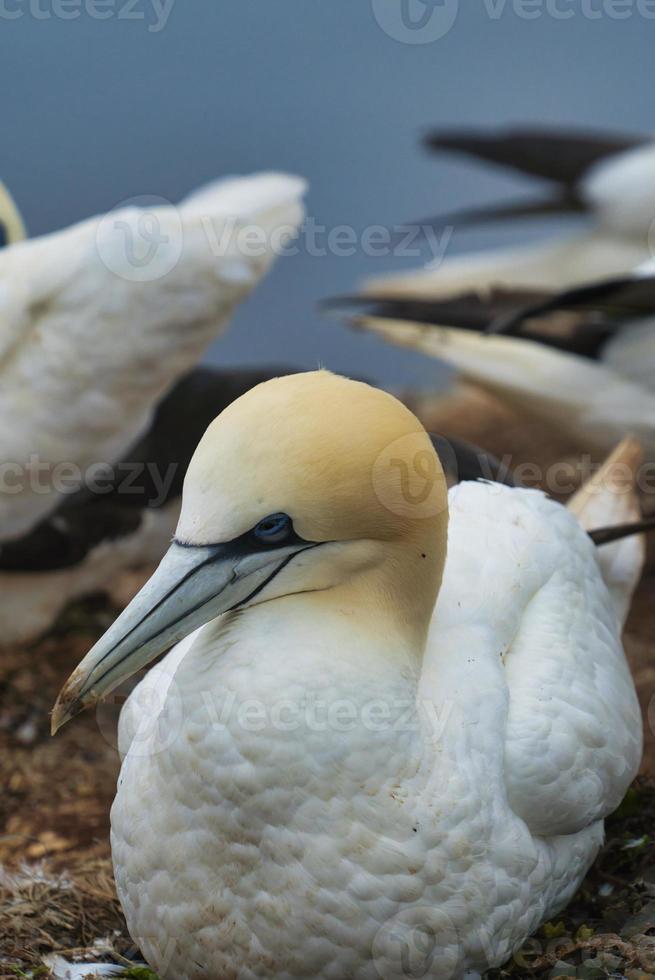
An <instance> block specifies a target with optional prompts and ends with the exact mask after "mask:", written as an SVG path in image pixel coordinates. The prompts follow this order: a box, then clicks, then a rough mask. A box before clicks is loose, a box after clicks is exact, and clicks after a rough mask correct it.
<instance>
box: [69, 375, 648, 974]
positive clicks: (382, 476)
mask: <svg viewBox="0 0 655 980" xmlns="http://www.w3.org/2000/svg"><path fill="white" fill-rule="evenodd" d="M606 494H607V484H606V482H605V481H601V488H600V490H599V492H598V493H596V494H595V495H594V508H595V512H594V518H595V519H599V518H600V520H601V523H603V514H601V513H600V512H601V511H602V510H603V508H602V506H601V505H602V501H603V500H604V499H605V496H606ZM623 499H624V500H625V499H626V495H625V494H624V495H623ZM615 503H616V501H615V500H614V497H613V500H612V506H613V507H614V505H615ZM618 506H620V500H619V503H618ZM582 509H583V510H584V504H583V505H582ZM612 513H613V514H614V515H615V514H616V511H615V510H613V511H612ZM610 547H612V546H610ZM633 554H635V552H633ZM629 571H630V575H633V573H634V569H630V570H629ZM625 581H626V583H627V579H626V580H625ZM632 581H633V579H631V582H632ZM616 585H617V583H616V581H615V586H616ZM630 587H631V585H628V584H626V589H627V590H629V588H630ZM614 595H615V598H614V599H613V598H612V597H611V595H610V593H609V592H608V589H607V587H606V585H605V583H604V581H603V578H602V575H601V571H600V566H599V562H598V557H597V553H596V551H595V548H594V544H593V543H592V541H591V539H590V537H589V536H588V535H587V534H586V533H585V531H584V530H583V528H582V526H581V525H580V523H579V522H578V520H577V519H576V517H575V516H574V514H573V513H572V512H571V511H568V510H567V509H566V508H564V507H562V506H561V505H560V504H557V503H555V502H553V501H550V500H548V499H547V498H546V497H545V496H544V495H543V494H541V493H540V492H538V491H534V490H525V489H515V488H509V487H503V486H500V485H498V484H492V483H484V482H469V483H462V484H459V485H458V486H457V487H455V488H453V489H452V490H450V492H448V491H447V488H446V481H445V477H444V474H443V470H442V468H441V465H440V463H439V459H438V457H437V455H436V453H435V452H434V450H433V448H432V445H431V443H430V440H429V438H428V436H427V434H426V432H425V430H424V429H423V428H422V426H421V424H420V423H419V421H418V420H417V419H416V417H415V416H414V415H413V414H412V413H411V412H410V411H409V410H408V409H407V408H405V407H404V406H403V405H401V403H400V402H398V401H397V400H396V399H395V398H394V397H392V396H391V395H389V394H386V393H384V392H381V391H379V390H376V389H374V388H371V387H369V386H367V385H365V384H363V383H361V382H355V381H349V380H346V379H343V378H340V377H336V376H334V375H330V374H329V373H327V372H315V373H309V374H299V375H295V376H292V377H287V378H281V379H278V380H274V381H269V382H266V383H265V384H263V385H260V386H258V387H257V388H254V389H252V390H251V391H250V392H248V393H247V394H246V395H244V396H243V397H242V398H240V399H238V400H237V401H236V402H234V403H233V404H232V405H230V406H229V407H228V408H227V409H226V410H225V411H224V412H223V413H222V414H221V415H220V416H219V417H218V418H217V419H216V420H215V421H214V422H213V423H212V425H211V426H210V427H209V429H208V430H207V433H206V434H205V436H204V437H203V439H202V441H201V443H200V445H199V447H198V449H197V451H196V454H195V455H194V457H193V459H192V461H191V464H190V467H189V470H188V472H187V477H186V480H185V485H184V494H183V503H182V511H181V516H180V522H179V524H178V527H177V530H176V534H175V539H174V541H173V544H172V545H171V547H170V550H169V552H168V554H167V555H166V557H165V558H164V560H163V561H162V563H161V565H160V566H159V568H158V570H157V572H156V573H155V575H154V576H153V578H152V579H151V580H150V582H149V583H148V584H147V585H146V586H145V587H144V589H143V590H142V592H141V593H140V594H139V595H138V596H137V597H136V598H135V599H134V600H133V602H132V603H131V605H130V606H129V607H128V608H127V609H126V610H125V611H124V612H123V614H122V615H121V616H120V617H119V618H118V619H117V620H116V622H115V623H114V625H113V626H112V627H111V628H110V629H109V630H108V632H107V633H106V634H105V636H104V637H103V638H102V639H101V640H100V641H99V642H98V643H97V644H96V646H95V647H94V648H93V649H92V650H91V651H90V652H89V654H88V655H87V657H86V658H85V659H84V660H83V661H82V663H81V664H80V666H79V667H78V668H77V670H76V671H75V672H74V674H73V675H72V676H71V678H70V679H69V681H68V682H67V684H66V685H65V687H64V689H63V691H62V693H61V694H60V697H59V700H58V702H57V705H56V706H55V709H54V712H53V730H56V729H57V728H58V727H59V726H60V725H62V724H63V723H64V722H65V721H67V720H68V719H69V718H71V717H73V716H74V715H75V714H76V713H77V712H78V711H80V710H81V709H82V708H83V707H84V706H85V705H89V704H92V703H94V702H96V701H97V700H98V699H99V698H100V697H101V696H102V695H104V694H106V693H107V692H109V691H110V690H112V689H113V688H115V687H116V685H118V684H119V683H120V682H121V680H123V679H124V678H127V677H128V676H130V675H131V674H133V673H134V672H135V671H136V670H138V669H139V668H140V667H142V666H144V665H145V664H147V663H149V662H150V661H151V660H153V658H154V657H156V656H157V655H158V654H159V653H161V652H162V651H164V650H166V649H167V648H168V647H170V646H171V645H172V644H173V643H175V642H178V646H177V647H175V649H174V650H173V651H172V652H171V653H169V655H168V656H167V657H166V658H165V659H164V660H163V661H162V662H161V664H159V665H158V666H157V667H155V668H153V670H152V671H151V672H150V674H149V675H148V677H147V679H146V681H144V682H142V683H143V684H148V682H150V689H149V692H150V697H149V698H148V700H147V703H148V704H149V705H150V708H151V713H150V715H149V717H148V719H146V718H145V716H144V709H143V708H140V702H139V700H138V698H139V691H140V690H141V689H140V688H139V687H137V688H136V690H135V693H134V694H133V695H132V696H131V698H130V700H128V702H127V707H126V708H125V709H124V711H123V713H122V716H121V732H120V736H121V746H122V750H123V752H126V755H125V758H124V761H123V766H122V770H121V775H120V778H119V784H118V790H117V796H116V799H115V802H114V805H113V808H112V849H113V858H114V867H115V873H116V882H117V887H118V893H119V896H120V899H121V902H122V905H123V909H124V912H125V915H126V919H127V923H128V927H129V929H130V932H131V934H132V937H133V938H134V940H135V941H136V942H137V943H138V944H139V946H140V948H141V951H142V952H143V954H144V956H145V957H146V959H147V960H148V961H149V963H150V964H151V965H152V967H153V968H154V969H155V970H156V971H157V972H158V973H159V975H160V976H161V977H162V978H164V980H216V978H217V977H237V976H238V977H244V978H245V977H257V976H275V977H279V978H284V977H308V976H311V977H324V978H328V977H332V978H342V977H352V978H356V980H368V978H377V977H379V976H383V977H385V978H387V977H396V976H398V977H401V976H407V970H408V963H409V966H410V967H411V970H412V971H413V972H414V974H415V975H419V972H420V975H423V976H427V975H429V976H432V977H439V978H440V980H459V978H461V977H463V976H464V974H465V972H466V971H467V970H482V969H486V968H487V967H489V966H495V965H499V964H500V963H502V962H503V961H504V960H506V959H507V958H508V956H509V955H510V954H511V953H512V951H513V950H514V949H515V948H516V947H518V946H519V945H520V944H521V943H522V942H523V941H524V939H525V938H526V936H528V935H529V934H530V933H531V932H532V931H533V930H535V929H536V928H537V927H538V925H539V924H540V922H542V921H543V920H544V919H546V918H548V917H549V916H551V915H552V914H554V913H555V912H556V911H557V910H559V909H560V908H562V907H563V906H564V905H565V904H566V903H567V901H568V900H569V899H570V898H571V896H572V895H573V893H574V891H575V890H576V888H577V887H578V885H579V883H580V882H581V880H582V878H583V876H584V874H585V871H586V869H587V868H588V867H589V865H590V864H591V862H592V861H593V859H594V857H595V855H596V853H597V851H598V849H599V847H600V845H601V842H602V839H603V818H604V817H605V816H606V815H607V814H608V813H610V812H611V811H612V810H613V809H614V808H615V807H616V806H617V805H618V803H619V802H620V801H621V799H622V797H623V794H624V792H625V790H626V788H627V787H628V785H629V783H630V781H631V780H632V778H633V777H634V775H635V773H636V771H637V767H638V764H639V759H640V754H641V720H640V716H639V709H638V704H637V700H636V696H635V691H634V686H633V683H632V679H631V677H630V673H629V670H628V666H627V663H626V661H625V657H624V653H623V649H622V646H621V639H620V633H621V620H622V616H623V615H624V613H625V608H626V600H627V598H628V596H627V592H626V593H625V594H624V595H623V596H622V597H620V596H619V594H618V593H615V594H614ZM617 599H618V600H619V601H616V600H617ZM143 703H146V702H145V701H144V702H143ZM153 705H156V707H154V709H153ZM135 715H136V716H137V717H138V718H139V719H140V722H146V721H147V723H146V724H143V725H142V726H141V727H139V726H137V729H138V730H137V731H136V733H135V731H134V726H132V725H131V724H130V718H132V720H133V719H134V717H135ZM417 935H419V936H420V937H421V938H423V939H425V937H426V936H427V938H428V939H429V942H420V941H417ZM408 958H409V959H408Z"/></svg>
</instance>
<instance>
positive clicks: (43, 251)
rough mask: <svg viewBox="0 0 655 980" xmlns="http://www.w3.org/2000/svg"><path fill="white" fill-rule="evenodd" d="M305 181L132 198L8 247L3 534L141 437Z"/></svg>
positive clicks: (279, 235)
mask: <svg viewBox="0 0 655 980" xmlns="http://www.w3.org/2000/svg"><path fill="white" fill-rule="evenodd" d="M304 187H305V185H304V182H303V181H302V180H301V179H300V178H297V177H291V176H288V175H285V174H274V173H270V174H260V175H255V176H252V177H243V178H229V179H227V180H224V181H219V182H217V183H215V184H212V185H210V186H209V187H207V188H205V189H203V191H202V192H198V193H197V194H196V195H192V196H191V197H190V198H188V199H187V201H185V202H182V204H181V205H180V206H179V207H173V206H172V205H163V206H157V207H153V208H151V209H142V208H137V207H127V208H123V209H120V210H117V211H115V212H111V213H110V214H109V215H105V216H101V217H96V218H90V219H88V220H86V221H83V222H81V223H79V224H77V225H74V226H72V227H70V228H66V229H64V230H63V231H59V232H55V233H53V234H50V235H45V236H43V237H41V238H35V239H31V240H27V241H23V242H18V243H17V244H14V245H11V246H10V247H8V248H6V249H4V250H3V251H2V252H0V381H1V384H0V457H1V458H2V461H3V464H5V466H7V465H8V466H10V467H12V469H11V471H10V472H8V473H4V471H3V477H4V483H6V485H7V487H9V488H10V489H9V491H8V492H3V493H2V494H1V495H0V539H9V538H15V537H19V536H20V535H22V534H24V533H25V532H26V531H27V530H29V528H30V527H32V526H34V525H35V524H36V523H37V521H38V520H39V519H40V518H41V517H43V515H44V514H46V513H48V512H49V511H51V510H53V509H54V508H55V507H56V506H57V504H58V502H59V501H60V500H61V498H62V496H63V494H64V493H66V492H70V491H71V489H72V488H73V486H75V485H77V484H79V472H80V471H81V472H82V474H84V473H85V472H86V471H87V470H88V468H89V467H93V466H97V464H107V463H109V464H111V463H113V462H115V461H116V460H117V459H119V458H120V456H121V455H122V454H123V453H124V452H125V450H126V449H127V448H128V447H129V446H130V445H131V444H132V443H133V442H135V441H136V439H137V437H138V436H139V435H140V434H141V433H142V432H143V430H144V429H145V428H146V427H147V425H148V424H149V421H150V416H151V412H152V410H153V407H154V405H155V404H156V402H157V401H158V400H159V399H160V397H161V396H162V395H163V394H164V392H165V391H166V390H167V389H168V388H169V387H170V386H171V385H172V384H173V382H174V381H175V380H177V378H178V377H179V376H180V375H182V374H184V373H186V372H187V371H188V370H189V369H190V368H191V367H193V366H194V365H195V363H196V362H197V361H198V360H199V359H200V357H201V356H202V354H203V353H204V351H205V350H206V348H207V347H208V345H209V344H210V342H211V341H212V339H213V338H214V337H215V336H216V335H217V333H218V332H219V331H220V330H221V329H222V328H224V327H225V325H226V323H227V321H228V319H229V317H230V315H231V314H232V312H233V310H234V308H235V306H236V305H237V303H238V302H239V301H240V300H242V299H243V298H245V296H246V295H247V294H248V293H249V292H250V291H251V289H252V288H253V287H254V286H255V285H256V284H257V282H258V281H259V280H260V278H261V277H262V276H263V275H264V273H265V272H266V271H267V269H268V268H269V266H270V265H271V263H272V261H273V259H274V258H275V255H276V247H277V249H278V250H279V247H280V245H281V244H283V243H284V242H285V241H287V240H288V238H289V237H290V236H291V235H292V234H293V233H294V231H295V230H297V227H298V225H299V223H300V221H301V220H302V215H303V209H302V204H301V197H302V194H303V191H304ZM144 222H145V224H144ZM244 226H245V227H248V226H252V227H253V228H255V229H257V231H258V233H259V236H260V240H259V247H258V248H250V251H248V248H247V244H246V245H245V246H244V241H246V240H245V239H244V238H240V237H239V234H238V232H239V230H240V229H242V228H243V227H244ZM57 464H61V465H62V466H63V469H61V471H60V472H59V475H57V471H56V470H55V467H56V466H57ZM37 467H38V470H37ZM76 474H77V482H76ZM57 476H58V479H57ZM62 485H63V489H62ZM44 488H45V489H44Z"/></svg>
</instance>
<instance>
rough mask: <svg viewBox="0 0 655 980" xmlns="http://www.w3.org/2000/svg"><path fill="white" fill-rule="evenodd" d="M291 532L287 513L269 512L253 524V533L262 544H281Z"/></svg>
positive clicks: (291, 526) (291, 528)
mask: <svg viewBox="0 0 655 980" xmlns="http://www.w3.org/2000/svg"><path fill="white" fill-rule="evenodd" d="M292 533H293V524H292V523H291V518H290V517H289V516H288V514H270V515H269V516H268V517H264V518H263V519H262V520H261V521H260V522H259V524H257V525H255V527H254V529H253V534H254V535H255V537H256V538H257V540H258V541H261V542H262V544H282V542H284V541H286V540H287V538H289V537H291V534H292Z"/></svg>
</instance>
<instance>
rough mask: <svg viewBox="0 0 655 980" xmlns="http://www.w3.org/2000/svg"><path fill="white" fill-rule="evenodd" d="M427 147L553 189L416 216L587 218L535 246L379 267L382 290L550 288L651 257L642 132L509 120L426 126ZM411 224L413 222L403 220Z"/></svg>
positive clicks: (448, 220) (651, 215) (446, 220)
mask: <svg viewBox="0 0 655 980" xmlns="http://www.w3.org/2000/svg"><path fill="white" fill-rule="evenodd" d="M427 142H428V145H429V146H430V147H431V148H433V149H437V150H444V151H448V152H457V153H464V154H468V155H473V156H474V157H476V158H480V159H482V160H485V161H488V162H492V163H496V164H501V165H503V166H506V167H510V168H512V169H515V170H519V171H521V172H522V173H524V174H527V175H530V176H532V177H541V178H543V179H545V180H548V181H550V186H551V187H553V185H554V190H553V191H552V193H551V194H550V195H549V196H545V197H542V198H539V199H538V200H537V201H536V202H535V201H532V200H531V201H529V202H528V203H526V202H525V201H518V202H516V203H512V204H510V205H506V204H502V205H500V206H494V205H491V206H488V207H482V208H470V209H465V210H462V211H457V212H453V213H452V214H446V215H443V216H441V217H439V218H428V219H423V220H421V221H419V222H416V223H415V224H416V226H417V227H418V228H425V227H426V226H427V225H432V224H435V225H438V226H440V227H443V226H446V225H450V226H453V227H454V228H455V229H457V228H458V227H459V228H461V227H467V226H470V225H472V224H476V223H480V222H489V221H497V220H505V219H509V218H516V217H531V216H543V215H547V214H551V215H558V214H567V213H572V212H577V213H580V214H583V215H586V216H587V219H588V222H589V223H590V226H589V227H588V228H587V229H586V230H584V231H581V232H578V233H575V234H567V235H560V236H558V237H554V238H550V239H547V240H546V241H545V242H538V243H537V244H525V243H523V244H521V245H518V246H513V247H510V248H499V249H489V250H485V251H480V252H473V253H468V254H466V255H463V256H458V257H456V258H453V259H448V260H446V261H438V262H435V263H433V264H430V265H428V266H426V267H425V268H424V269H421V270H417V271H414V272H408V273H399V274H397V275H387V276H385V277H384V279H380V280H378V281H377V282H376V283H375V284H374V285H375V288H377V289H382V288H384V290H385V292H386V293H387V294H388V295H394V296H414V295H417V294H418V295H422V296H429V297H431V298H445V297H446V296H452V295H454V294H457V293H460V292H463V291H468V290H470V289H473V290H479V289H484V288H485V287H487V286H508V287H512V286H517V287H524V288H536V289H547V290H551V289H554V290H560V289H564V288H566V287H567V286H572V285H575V284H577V283H579V282H581V281H585V280H592V279H600V278H602V277H604V276H614V275H619V274H621V273H626V274H627V273H629V272H631V271H632V269H634V268H635V267H636V266H638V265H639V264H641V263H642V262H645V261H648V260H649V259H650V258H651V257H652V244H653V241H652V239H653V238H654V237H655V233H653V234H651V228H652V225H653V221H654V220H655V140H654V139H653V138H652V137H649V136H616V135H614V134H606V133H588V132H574V131H570V132H569V131H566V130H561V129H560V130H557V129H555V130H552V131H546V130H534V129H529V128H518V129H515V130H508V131H504V130H500V131H499V132H498V133H492V134H486V133H480V132H477V131H473V132H469V131H467V130H462V131H454V132H443V133H434V134H432V135H430V136H428V138H427ZM412 224H414V223H412Z"/></svg>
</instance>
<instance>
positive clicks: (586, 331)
mask: <svg viewBox="0 0 655 980" xmlns="http://www.w3.org/2000/svg"><path fill="white" fill-rule="evenodd" d="M335 304H337V305H347V306H351V307H353V309H356V310H358V313H357V315H356V316H355V317H354V318H353V320H352V321H351V322H352V323H353V325H354V326H357V327H361V328H363V329H366V330H371V331H373V332H374V333H376V334H378V335H380V336H381V337H383V338H384V339H385V340H389V341H391V342H392V343H395V344H398V345H400V346H408V347H411V348H413V349H415V350H419V351H421V352H423V353H425V354H428V355H430V356H432V357H435V358H438V359H439V360H443V361H445V362H446V363H447V364H450V365H452V366H453V367H454V368H455V369H456V370H457V371H458V373H459V374H460V375H461V376H462V377H464V378H467V379H468V380H471V381H474V382H475V383H476V384H478V385H480V386H481V387H483V388H485V389H487V390H488V391H491V392H493V393H494V394H496V395H499V396H501V397H502V398H503V399H504V400H505V401H507V402H508V403H509V404H510V405H512V406H513V407H514V408H515V409H518V410H519V411H528V412H530V413H532V414H533V415H534V416H535V417H539V418H541V419H543V420H545V421H547V422H549V423H552V424H554V425H556V426H558V427H559V428H561V429H562V430H563V431H565V432H568V433H570V434H571V435H572V436H573V437H574V438H575V439H577V440H578V441H579V442H580V443H581V444H582V445H585V446H587V447H589V448H590V449H594V450H601V451H603V452H608V451H609V450H610V449H611V448H612V446H614V445H615V444H616V443H617V441H618V440H619V439H621V438H622V437H623V436H625V435H627V434H630V433H632V434H635V435H636V436H637V437H638V438H639V440H640V441H641V443H642V445H643V447H644V449H645V451H646V453H647V455H648V457H649V459H655V330H654V329H653V327H654V322H653V318H654V316H655V276H653V274H652V273H634V274H631V275H630V276H622V277H620V278H614V279H602V280H600V281H599V282H594V283H589V284H584V285H582V286H577V287H573V288H571V289H567V290H565V291H563V292H561V293H552V292H548V291H543V290H542V291H539V290H535V289H531V290H526V289H519V288H516V287H513V288H507V287H498V288H494V287H491V286H490V285H488V284H483V285H482V286H481V287H479V288H478V289H477V290H470V291H467V292H464V293H462V294H460V295H457V296H453V297H446V298H443V299H439V298H431V297H429V296H425V297H419V296H418V295H415V296H412V297H399V296H395V295H394V294H393V291H391V293H387V291H386V290H385V289H384V288H383V287H380V289H379V291H378V292H376V291H375V290H373V289H370V290H367V291H365V292H363V293H362V294H361V295H359V296H354V297H345V298H343V299H340V300H335V301H333V303H332V304H330V302H328V304H327V305H328V306H330V305H335Z"/></svg>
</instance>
